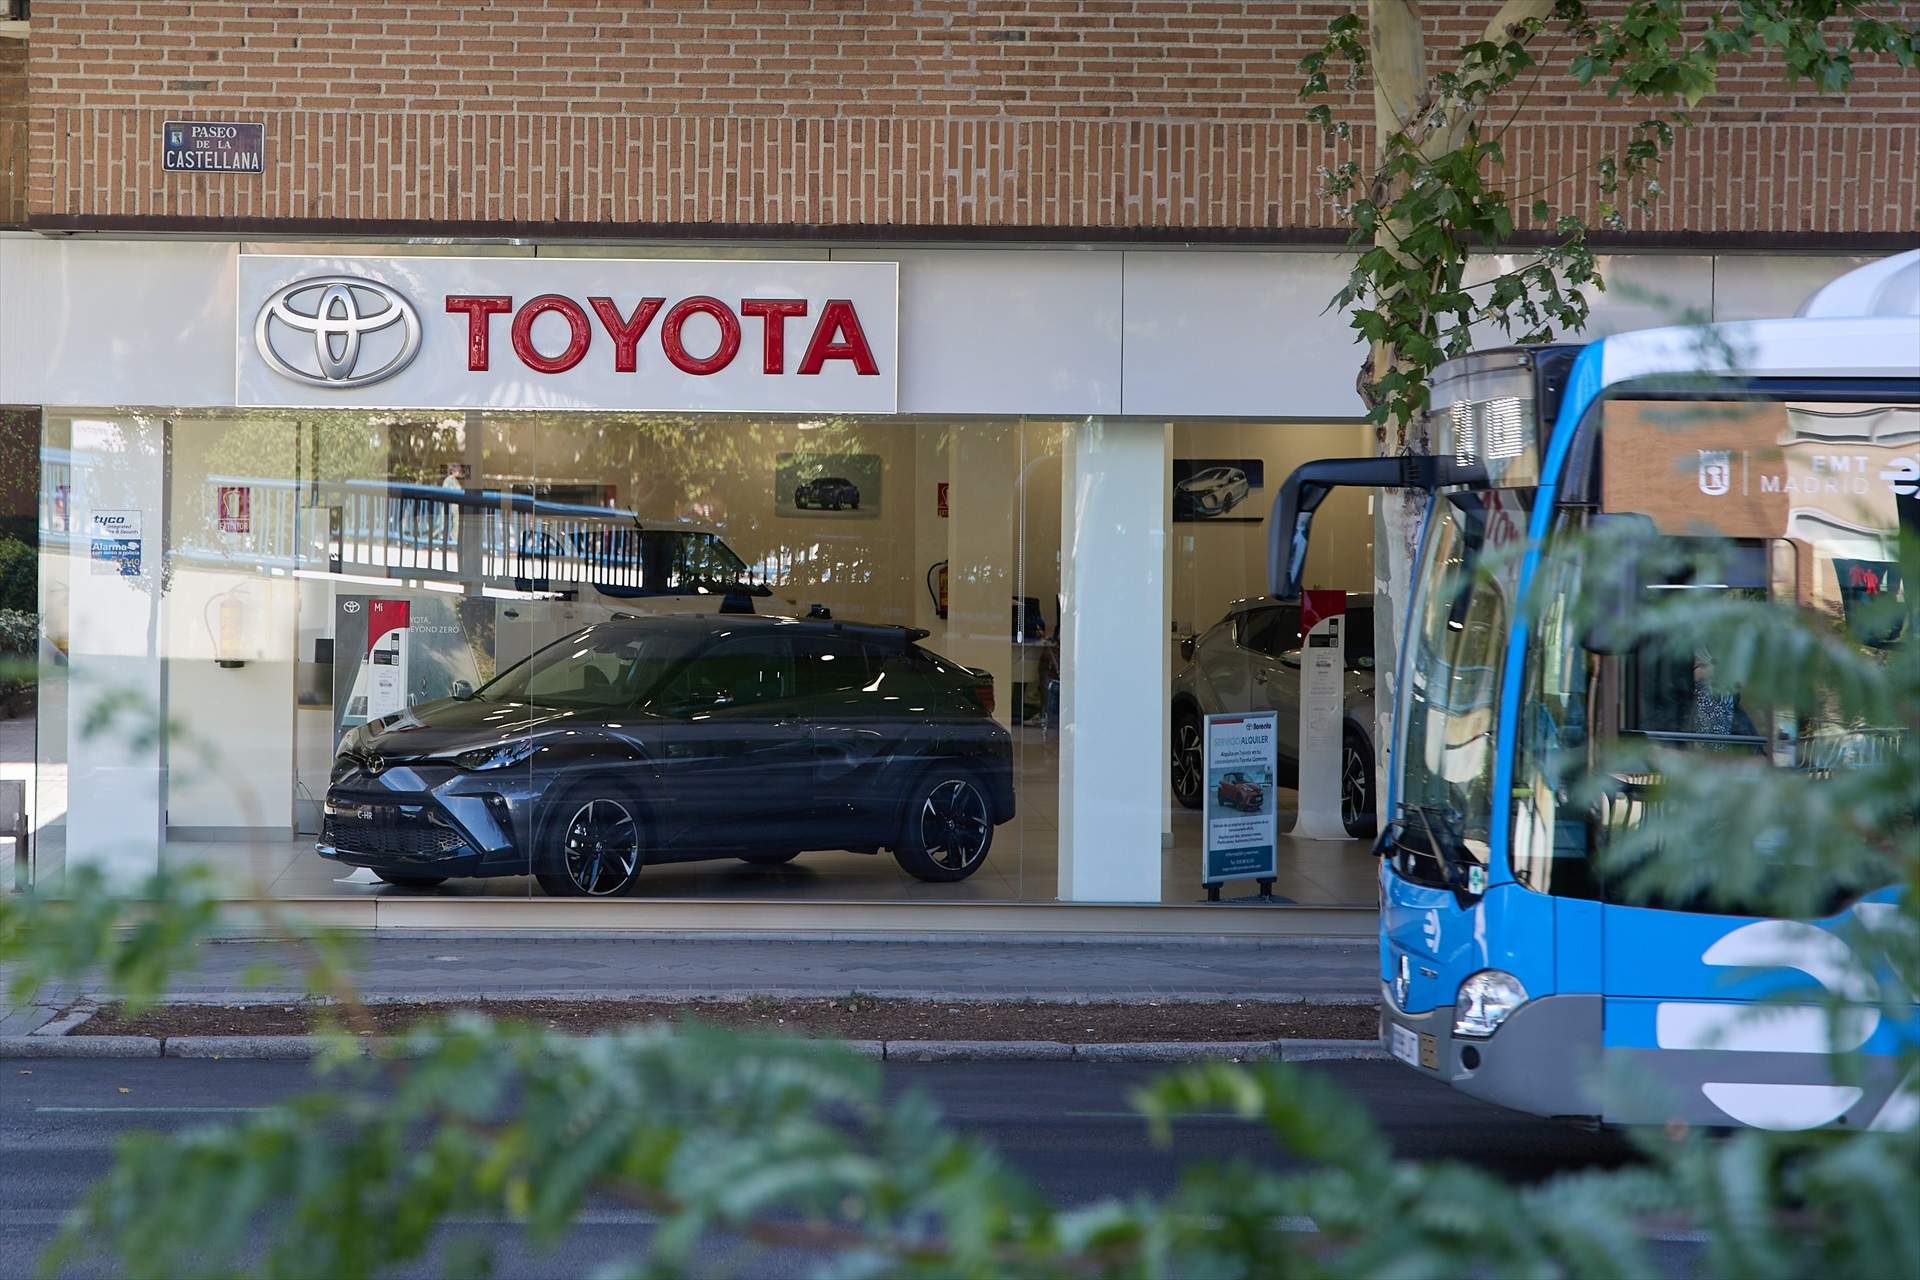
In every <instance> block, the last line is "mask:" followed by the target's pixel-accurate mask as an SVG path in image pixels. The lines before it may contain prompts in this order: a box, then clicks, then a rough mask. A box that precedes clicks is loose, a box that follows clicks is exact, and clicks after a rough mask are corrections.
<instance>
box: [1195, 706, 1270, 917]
mask: <svg viewBox="0 0 1920 1280" xmlns="http://www.w3.org/2000/svg"><path fill="white" fill-rule="evenodd" d="M1279 724H1280V717H1279V714H1278V713H1277V712H1273V711H1256V712H1250V713H1238V714H1232V715H1215V716H1208V717H1207V720H1206V759H1207V773H1206V793H1205V795H1204V796H1203V799H1204V800H1205V805H1204V807H1203V809H1202V827H1203V831H1202V846H1201V848H1202V857H1201V867H1202V876H1201V882H1202V883H1203V884H1206V885H1218V884H1221V883H1223V882H1224V881H1227V880H1264V881H1270V880H1272V879H1273V878H1274V875H1275V874H1276V872H1277V871H1278V861H1277V855H1276V852H1275V850H1276V844H1277V842H1276V839H1275V837H1276V827H1275V816H1276V815H1275V809H1274V797H1273V782H1274V763H1275V754H1276V746H1277V742H1278V738H1279Z"/></svg>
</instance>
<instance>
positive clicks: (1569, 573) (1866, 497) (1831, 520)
mask: <svg viewBox="0 0 1920 1280" xmlns="http://www.w3.org/2000/svg"><path fill="white" fill-rule="evenodd" d="M1596 430H1597V431H1599V432H1601V433H1602V435H1601V439H1600V440H1599V442H1598V444H1599V448H1598V450H1597V454H1598V456H1599V458H1600V459H1601V468H1602V470H1601V475H1600V485H1599V491H1598V495H1597V496H1598V498H1599V509H1600V511H1601V512H1603V513H1606V514H1609V515H1611V514H1617V513H1634V514H1639V515H1645V516H1647V517H1648V518H1649V519H1651V520H1652V521H1653V523H1654V525H1655V527H1656V528H1657V529H1658V530H1659V531H1660V532H1661V533H1662V534H1664V535H1666V537H1668V538H1670V539H1673V540H1675V541H1676V542H1677V543H1679V544H1681V545H1683V546H1691V547H1697V548H1699V549H1701V551H1702V553H1703V555H1702V562H1703V564H1710V565H1711V569H1710V571H1709V570H1705V569H1703V570H1701V571H1700V572H1698V573H1696V574H1695V575H1694V576H1693V577H1691V578H1688V577H1681V578H1675V579H1672V580H1668V581H1661V582H1654V583H1649V584H1646V595H1645V596H1644V597H1643V599H1644V600H1645V601H1647V602H1649V603H1651V602H1652V601H1654V600H1655V599H1659V598H1666V599H1671V598H1673V597H1672V595H1671V594H1666V595H1664V596H1663V595H1662V594H1661V593H1674V592H1690V593H1691V592H1698V593H1703V594H1706V593H1714V594H1721V595H1727V594H1734V595H1741V596H1747V597H1750V598H1754V599H1766V600H1772V601H1776V602H1782V603H1787V604H1792V605H1797V606H1798V607H1800V608H1802V609H1805V610H1808V611H1809V612H1811V613H1813V614H1814V615H1816V616H1818V617H1821V618H1825V619H1828V620H1830V622H1831V623H1832V625H1833V626H1834V627H1835V629H1836V630H1837V631H1839V632H1841V633H1842V634H1846V635H1849V636H1850V637H1851V638H1852V639H1853V640H1854V641H1855V642H1856V643H1858V644H1860V645H1861V646H1862V647H1863V649H1865V650H1867V651H1868V652H1875V651H1877V652H1878V653H1879V654H1880V655H1881V656H1882V658H1884V657H1885V656H1887V654H1888V653H1889V652H1890V651H1891V650H1894V649H1896V648H1898V647H1899V646H1900V645H1902V644H1904V643H1905V642H1906V637H1905V636H1904V623H1903V621H1902V620H1901V619H1902V615H1904V613H1905V612H1906V611H1905V610H1901V609H1897V608H1889V607H1887V606H1888V603H1889V601H1890V600H1898V599H1899V598H1900V595H1901V593H1902V590H1903V587H1902V584H1901V582H1900V579H1899V572H1898V564H1897V559H1898V553H1897V547H1896V542H1897V539H1898V536H1899V534H1900V531H1901V530H1902V529H1903V528H1906V529H1909V530H1913V531H1920V506H1917V505H1916V504H1915V503H1914V502H1913V501H1912V500H1909V499H1904V498H1899V495H1898V493H1897V489H1896V488H1895V486H1893V485H1890V484H1887V483H1885V482H1884V481H1883V480H1882V476H1881V473H1882V472H1886V471H1889V470H1891V469H1892V463H1893V460H1894V459H1895V455H1897V454H1903V453H1914V452H1916V451H1920V408H1916V407H1915V406H1911V405H1884V404H1875V405H1862V404H1834V403H1792V404H1789V403H1783V402H1763V401H1752V400H1743V401H1734V402H1728V403H1724V404H1722V403H1716V402H1700V401H1686V402H1635V401H1609V402H1605V403H1604V404H1603V405H1602V407H1601V409H1600V411H1599V412H1598V413H1595V414H1591V415H1589V417H1588V419H1587V420H1586V421H1585V422H1583V423H1582V425H1581V431H1582V432H1583V433H1587V432H1592V431H1596ZM1584 522H1585V516H1584V513H1582V512H1580V511H1570V512H1567V513H1565V514H1564V515H1562V516H1561V517H1559V518H1558V520H1557V521H1556V524H1555V527H1554V531H1553V534H1552V535H1551V537H1552V543H1550V546H1549V549H1548V554H1547V556H1546V557H1545V558H1544V560H1543V563H1542V569H1541V577H1540V579H1539V581H1538V582H1537V583H1536V584H1535V585H1536V591H1535V594H1534V597H1533V604H1534V608H1535V609H1536V610H1537V612H1536V613H1535V615H1534V625H1533V627H1532V629H1531V631H1530V644H1529V652H1528V656H1527V664H1528V665H1527V671H1526V674H1525V681H1524V684H1523V689H1522V697H1521V707H1522V713H1521V721H1520V725H1519V734H1518V741H1517V743H1516V744H1515V746H1516V753H1517V759H1516V768H1515V773H1514V784H1515V785H1514V795H1513V798H1512V803H1513V805H1514V811H1513V815H1512V816H1513V845H1512V849H1511V855H1512V862H1513V867H1514V874H1515V876H1516V877H1517V878H1518V879H1520V880H1521V881H1522V882H1523V883H1526V884H1528V885H1530V886H1531V887H1533V888H1534V889H1536V890H1539V891H1541V892H1548V893H1555V894H1560V895H1564V896H1575V897H1601V898H1606V899H1609V900H1619V898H1620V895H1621V893H1622V892H1623V890H1622V888H1621V886H1620V885H1619V884H1618V883H1617V881H1618V877H1615V883H1612V884H1608V883H1603V882H1602V880H1601V878H1600V877H1598V876H1596V875H1595V874H1594V871H1593V864H1592V861H1591V859H1592V857H1593V855H1594V854H1595V852H1596V851H1597V850H1598V849H1599V848H1600V847H1601V846H1602V845H1603V844H1604V843H1605V842H1606V841H1607V840H1608V839H1609V836H1610V835H1612V834H1617V833H1618V832H1620V831H1622V830H1625V829H1628V828H1631V827H1634V826H1636V825H1638V824H1639V823H1640V822H1641V821H1642V820H1643V819H1644V818H1645V816H1646V813H1647V809H1648V805H1649V804H1651V803H1653V802H1654V799H1655V797H1657V795H1658V794H1659V784H1660V781H1661V779H1660V777H1659V776H1658V775H1657V774H1649V775H1644V776H1640V775H1635V776H1626V775H1622V774H1620V773H1619V772H1617V770H1616V771H1613V776H1612V777H1611V779H1610V782H1611V784H1612V787H1611V794H1610V795H1609V796H1608V798H1607V799H1606V800H1605V801H1603V802H1597V803H1596V804H1595V805H1594V806H1593V807H1592V808H1589V807H1588V806H1587V805H1586V803H1585V802H1583V801H1576V800H1572V799H1570V796H1572V795H1573V794H1574V783H1575V782H1576V781H1577V780H1578V779H1579V778H1580V777H1581V776H1582V775H1590V774H1591V773H1592V772H1593V771H1595V770H1598V769H1604V768H1607V766H1608V764H1609V762H1610V761H1612V760H1613V758H1614V755H1615V750H1614V749H1615V747H1616V746H1617V745H1619V744H1622V743H1632V742H1639V743H1642V744H1644V745H1647V746H1649V747H1653V748H1658V749H1661V750H1669V751H1670V750H1685V751H1688V752H1711V753H1713V754H1715V755H1722V756H1726V757H1728V759H1727V762H1726V763H1727V765H1728V766H1730V767H1739V766H1745V767H1751V766H1752V764H1753V762H1754V761H1755V759H1756V757H1757V758H1759V759H1760V760H1764V761H1766V762H1768V763H1770V764H1771V765H1773V766H1775V767H1780V768H1788V769H1796V770H1800V771H1802V772H1804V773H1811V774H1813V775H1814V776H1816V777H1818V776H1823V774H1824V773H1825V772H1828V771H1831V770H1832V769H1834V768H1836V767H1844V766H1845V763H1846V762H1847V761H1849V760H1858V759H1867V758H1874V753H1876V752H1879V751H1884V750H1886V749H1888V747H1889V744H1890V743H1894V742H1897V740H1898V738H1899V736H1900V734H1901V733H1903V732H1905V730H1902V729H1900V728H1898V727H1890V726H1880V725H1870V724H1862V723H1851V722H1848V721H1847V720H1846V718H1845V717H1844V716H1842V715H1840V714H1839V713H1838V712H1837V711H1833V710H1828V711H1826V712H1816V713H1815V714H1814V715H1811V716H1809V717H1807V718H1805V719H1804V720H1800V721H1796V720H1795V719H1794V717H1792V716H1791V715H1788V714H1786V713H1785V712H1784V711H1780V712H1776V710H1775V709H1774V708H1770V707H1766V706H1761V705H1758V704H1757V703H1756V701H1755V700H1754V699H1753V698H1752V697H1751V696H1749V695H1748V694H1747V692H1746V691H1744V690H1741V689H1737V688H1728V687H1727V686H1726V685H1725V683H1724V681H1723V680H1717V679H1716V678H1715V677H1716V666H1715V660H1716V655H1714V654H1713V653H1712V652H1710V651H1708V650H1707V649H1706V648H1705V647H1703V646H1696V647H1693V648H1691V649H1679V650H1676V649H1674V648H1673V647H1671V646H1664V645H1660V644H1655V643H1649V644H1646V645H1643V646H1642V647H1641V648H1640V649H1639V650H1638V651H1635V652H1629V653H1623V654H1608V655H1605V656H1601V655H1598V654H1594V653H1590V652H1588V651H1587V650H1585V649H1584V648H1583V647H1582V646H1581V644H1580V642H1579V637H1578V636H1577V635H1576V634H1575V627H1574V625H1573V623H1572V613H1573V609H1572V601H1573V597H1574V593H1576V592H1577V591H1578V588H1579V578H1580V573H1581V559H1582V557H1581V556H1579V555H1571V556H1556V555H1555V554H1553V550H1554V547H1555V546H1556V545H1568V544H1571V545H1575V546H1577V545H1578V544H1577V542H1575V541H1574V540H1575V539H1577V538H1578V537H1579V536H1580V535H1581V533H1582V532H1583V530H1584ZM1711 767H1718V765H1717V764H1716V765H1714V766H1711ZM1782 856H1787V857H1791V856H1793V853H1792V851H1786V852H1785V853H1783V855H1782ZM1858 887H1869V886H1855V888H1858ZM1833 892H1834V899H1833V900H1834V902H1835V903H1836V904H1838V903H1839V902H1841V901H1843V900H1844V899H1845V897H1846V896H1847V894H1848V893H1849V892H1850V889H1849V887H1848V886H1842V885H1836V886H1834V890H1833ZM1644 905H1657V906H1662V907H1666V908H1669V909H1676V910H1690V911H1715V912H1735V913H1739V906H1740V904H1736V903H1726V902H1721V903H1717V904H1716V903H1712V902H1709V901H1707V900H1706V898H1705V897H1704V896H1702V897H1701V898H1699V899H1689V900H1688V901H1685V902H1659V903H1646V904H1644Z"/></svg>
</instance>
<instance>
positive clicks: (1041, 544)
mask: <svg viewBox="0 0 1920 1280" xmlns="http://www.w3.org/2000/svg"><path fill="white" fill-rule="evenodd" d="M1071 430H1072V429H1071V428H1070V427H1069V426H1067V425H1065V424H1060V423H1053V422H1037V421H1016V420H1004V421H989V420H972V419H969V420H964V421H952V422H933V421H925V420H906V419H897V418H889V419H844V418H842V419H828V420H818V421H815V420H796V419H791V418H787V419H775V418H745V417H720V416H714V417H701V418H691V417H673V418H660V417H635V416H630V415H619V416H616V415H600V414H552V415H534V414H494V413H486V414H481V413H466V414H448V415H433V414H418V413H411V414H382V413H278V414H262V413H257V412H246V413H241V412H224V413H223V412H212V413H174V414H163V413H143V412H135V411H113V412H97V413H72V414H66V413H60V414H53V413H50V414H49V415H48V416H47V420H46V424H45V432H44V437H43V441H44V448H43V483H42V489H43V502H42V506H43V508H44V511H43V518H42V523H43V525H48V526H54V528H53V529H52V530H51V532H52V533H53V534H54V536H51V537H47V538H46V539H45V542H44V550H43V560H44V561H45V563H44V564H43V574H42V581H43V595H44V597H45V600H46V603H47V608H46V614H47V618H48V622H47V631H48V636H49V639H50V640H51V641H52V642H53V643H52V644H51V645H50V647H49V652H51V653H54V654H57V655H58V662H59V664H61V670H62V671H66V670H70V671H71V672H72V674H73V677H74V679H73V681H72V689H73V691H74V692H73V695H72V698H71V699H70V701H71V702H72V704H73V705H71V706H66V705H64V704H63V705H60V706H59V707H57V708H49V710H48V713H47V714H43V731H42V751H41V759H42V762H43V764H44V763H51V762H52V761H53V758H54V756H55V755H59V754H64V755H67V756H70V757H71V760H70V766H71V767H70V768H69V769H68V770H66V772H65V774H64V775H63V776H64V782H63V784H62V785H64V787H65V788H66V790H67V791H68V792H69V794H67V795H64V796H60V797H55V796H53V795H52V794H51V789H52V788H53V787H54V785H55V784H54V782H53V781H52V778H53V776H54V774H55V772H56V771H55V770H52V769H43V770H42V774H43V775H45V776H46V777H47V779H48V781H47V782H46V783H45V784H44V785H43V803H42V806H41V809H42V813H43V815H47V816H48V817H49V818H51V817H52V815H54V814H55V813H56V811H57V813H59V814H68V815H71V816H69V817H67V818H65V819H64V820H57V819H56V820H57V821H59V822H60V826H61V830H60V831H59V832H57V833H56V835H57V836H64V847H66V848H68V849H71V850H72V851H73V856H74V857H75V858H76V859H85V860H97V861H104V862H111V863H112V864H113V865H115V866H117V867H119V868H122V869H124V870H127V871H129V872H135V871H139V870H142V869H150V868H151V867H152V866H154V865H158V864H160V863H162V862H202V863H207V864H211V865H213V866H215V867H216V868H217V869H218V870H219V871H220V873H221V875H222V877H223V879H224V880H225V881H226V882H227V883H228V885H229V886H230V887H231V889H232V891H233V892H235V893H236V894H245V895H262V894H276V895H283V896H286V895H290V896H313V895H321V896H340V895H352V896H365V895H370V894H404V893H419V892H428V891H431V892H435V893H451V894H489V895H501V894H506V895H526V894H530V893H541V892H545V893H549V894H562V895H568V896H575V895H588V896H596V897H599V896H605V897H612V896H619V895H622V894H627V893H642V894H645V895H648V896H654V897H732V896H749V897H750V896H778V897H829V898H837V899H846V898H856V899H858V898H865V899H875V900H880V899H889V898H901V897H911V898H916V899H919V898H925V897H928V896H933V897H937V898H943V899H950V900H967V899H991V900H1017V899H1023V898H1024V899H1051V898H1053V897H1054V896H1055V894H1056V892H1057V886H1058V881H1059V876H1058V872H1057V867H1056V865H1055V864H1056V856H1057V854H1056V845H1057V839H1058V837H1057V821H1056V818H1055V814H1056V812H1057V805H1058V795H1059V780H1058V765H1057V755H1058V729H1059V717H1060V694H1061V672H1060V668H1061V663H1060V656H1059V648H1058V644H1059V629H1060V611H1061V607H1062V586H1061V539H1062V530H1063V520H1062V514H1061V512H1062V491H1063V486H1064V480H1063V472H1062V455H1063V451H1064V449H1065V448H1066V445H1067V442H1068V440H1069V439H1070V436H1071ZM1065 523H1066V524H1067V525H1069V527H1070V524H1071V522H1070V521H1067V522H1065ZM49 662H50V664H51V662H52V660H51V659H49ZM65 687H66V686H65V684H64V683H62V684H61V689H62V690H64V689H65ZM59 696H64V695H59ZM110 700H111V702H112V705H114V706H125V707H138V708H146V709H148V710H147V711H146V712H145V714H149V715H154V714H160V711H159V709H161V708H164V714H165V715H166V716H167V717H168V718H169V720H170V721H171V722H172V724H173V726H174V732H173V735H172V736H171V738H170V739H169V740H168V741H167V742H166V743H165V745H164V746H162V747H157V748H155V747H143V746H142V745H141V743H142V742H143V741H145V740H146V738H145V737H142V736H141V735H139V734H137V733H136V732H135V731H134V729H133V726H132V725H131V723H130V722H129V723H127V724H123V725H121V726H120V727H117V728H102V727H100V726H97V725H96V726H95V727H94V728H93V729H92V730H91V731H90V736H87V737H86V740H85V741H81V740H80V738H81V737H82V734H81V731H80V726H81V725H82V724H85V723H88V715H89V714H90V709H92V710H98V709H99V708H100V707H103V706H106V705H108V703H109V701H110ZM129 714H130V713H129ZM49 718H51V719H52V720H53V721H54V723H53V724H51V725H48V724H46V723H45V722H46V721H47V720H48V719H49ZM96 719H97V717H96ZM63 736H64V737H66V738H70V739H71V743H70V750H65V751H63V750H62V747H61V741H62V738H63ZM150 736H151V735H150V734H149V735H146V737H150ZM110 796H121V797H124V800H123V802H119V803H115V804H107V803H106V801H107V799H108V798H109V797H110ZM48 801H52V802H54V803H47V802H48ZM44 839H45V837H44V836H43V841H44ZM60 843H61V841H60V840H59V839H56V840H55V844H56V845H58V844H60ZM47 847H48V846H47V845H46V844H45V843H43V848H47ZM44 870H45V871H46V872H48V873H53V874H57V870H58V860H57V859H54V860H51V861H49V862H47V863H46V864H45V866H44Z"/></svg>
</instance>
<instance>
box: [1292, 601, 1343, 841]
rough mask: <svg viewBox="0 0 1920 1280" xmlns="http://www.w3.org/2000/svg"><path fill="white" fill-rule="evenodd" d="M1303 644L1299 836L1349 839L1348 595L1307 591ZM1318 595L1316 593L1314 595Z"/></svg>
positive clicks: (1295, 827) (1296, 828)
mask: <svg viewBox="0 0 1920 1280" xmlns="http://www.w3.org/2000/svg"><path fill="white" fill-rule="evenodd" d="M1306 594H1307V597H1308V598H1307V600H1306V601H1305V602H1304V607H1303V608H1302V610H1301V620H1302V622H1303V623H1307V624H1308V625H1307V626H1306V628H1305V631H1306V634H1305V635H1304V636H1303V637H1302V644H1301V648H1300V737H1299V742H1300V801H1299V804H1300V813H1299V817H1298V818H1296V819H1295V820H1294V824H1293V831H1292V832H1291V833H1290V834H1292V835H1293V836H1295V837H1300V838H1305V839H1309V840H1345V839H1347V826H1346V823H1345V821H1344V820H1342V818H1341V817H1340V747H1341V742H1340V739H1341V733H1342V721H1343V719H1344V717H1345V714H1346V676H1347V656H1346V655H1347V649H1346V635H1345V629H1346V623H1347V619H1346V615H1345V612H1344V610H1345V608H1346V595H1345V593H1343V592H1338V591H1309V592H1307V593H1306ZM1315 597H1318V599H1315Z"/></svg>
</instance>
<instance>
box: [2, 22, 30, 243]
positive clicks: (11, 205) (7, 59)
mask: <svg viewBox="0 0 1920 1280" xmlns="http://www.w3.org/2000/svg"><path fill="white" fill-rule="evenodd" d="M26 220H27V42H26V41H25V40H12V39H5V38H0V227H16V226H19V225H20V224H21V223H23V222H25V221H26Z"/></svg>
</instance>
